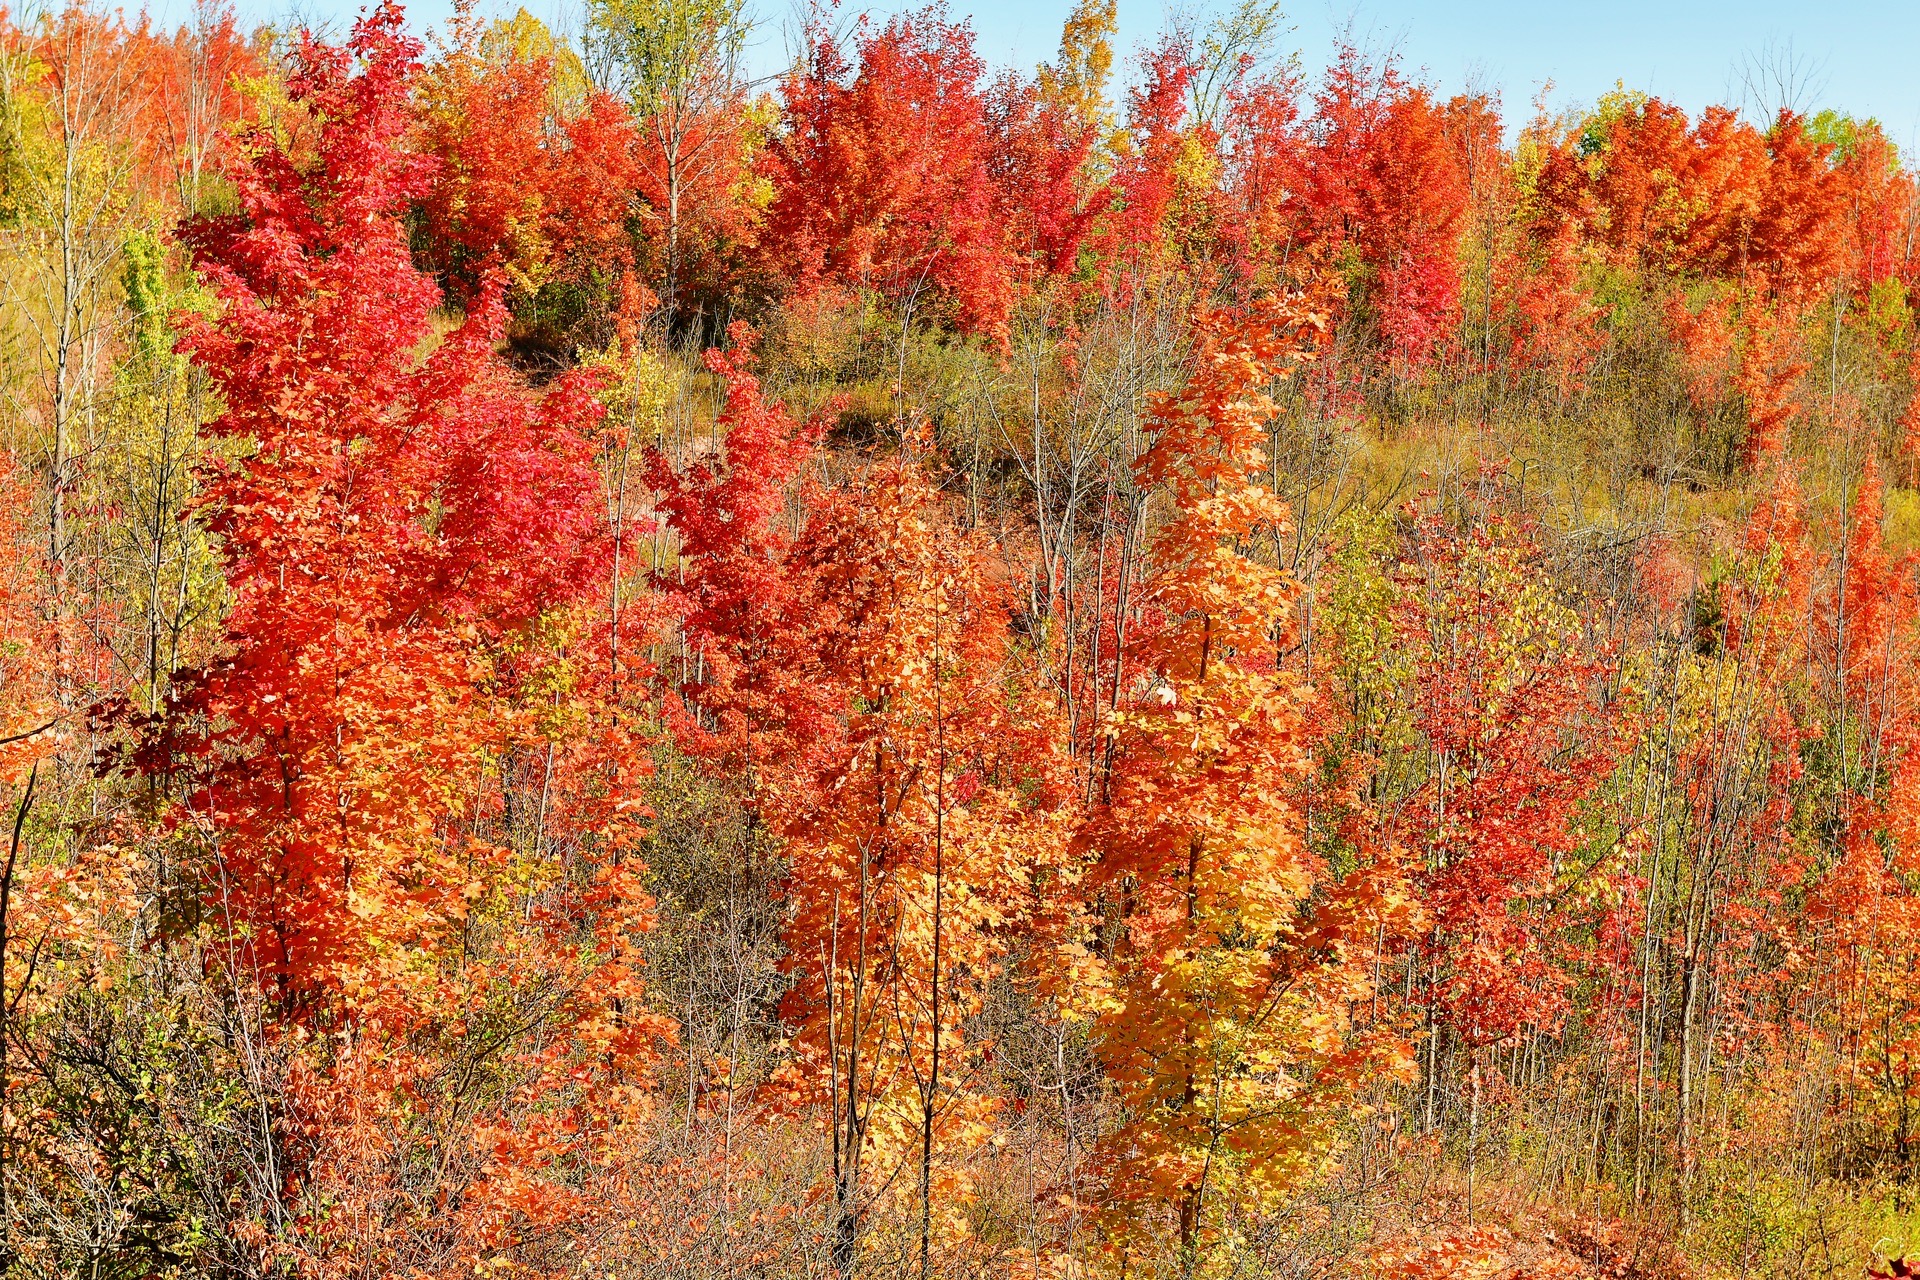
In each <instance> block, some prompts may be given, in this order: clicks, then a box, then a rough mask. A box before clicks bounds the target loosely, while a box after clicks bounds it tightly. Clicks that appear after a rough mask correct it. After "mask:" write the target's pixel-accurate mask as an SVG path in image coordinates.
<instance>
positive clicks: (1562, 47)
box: [128, 0, 1920, 151]
mask: <svg viewBox="0 0 1920 1280" xmlns="http://www.w3.org/2000/svg"><path fill="white" fill-rule="evenodd" d="M135 2H136V3H137V0H135ZM188 2H189V0H154V10H155V13H156V14H157V15H158V16H160V17H162V18H163V19H164V18H168V17H177V15H178V14H179V13H181V12H183V11H184V10H185V8H186V7H187V4H188ZM749 2H750V3H755V4H757V5H758V6H759V10H758V11H759V13H760V15H761V17H762V20H763V26H762V29H761V33H760V35H759V40H758V48H757V50H756V52H755V55H754V61H755V63H756V64H757V65H758V66H760V67H761V68H763V69H768V70H770V69H772V68H774V67H776V66H778V65H779V64H780V61H781V53H782V48H783V38H782V34H781V32H782V28H783V27H785V26H788V25H790V24H791V14H792V12H793V10H792V9H790V8H789V7H788V3H789V0H749ZM1214 2H1215V3H1226V2H1229V0H1214ZM238 3H239V7H240V12H241V16H242V17H243V18H244V19H249V20H262V19H269V18H275V17H282V16H284V15H285V14H287V13H289V12H294V13H299V14H301V15H303V16H306V17H307V18H308V19H309V20H321V21H331V22H334V23H338V24H341V25H342V26H344V24H345V23H347V22H350V21H351V19H352V16H353V14H354V13H355V12H357V10H358V8H359V4H358V0H238ZM841 3H842V7H843V8H845V9H850V10H857V8H858V7H859V0H841ZM479 4H480V6H481V10H482V12H487V13H502V12H511V11H512V9H513V8H515V7H518V5H519V4H525V6H526V7H527V8H528V9H529V10H530V11H531V12H533V13H534V14H535V15H536V16H538V17H541V18H545V19H547V20H549V21H557V23H558V24H559V25H562V26H567V25H572V26H575V27H577V25H578V21H579V17H578V15H579V13H580V11H581V6H582V0H479ZM128 7H129V8H133V7H134V4H133V3H129V4H128ZM871 7H872V11H873V12H875V13H881V14H884V13H886V12H890V11H891V10H892V9H893V8H895V7H900V6H898V5H897V4H891V3H886V2H884V0H883V2H881V3H875V4H873V5H872V6H871ZM1071 7H1072V0H972V2H971V3H968V2H966V0H955V2H954V3H952V9H953V12H954V13H955V14H957V15H964V16H966V17H968V18H970V19H971V20H972V23H973V26H974V29H975V31H976V32H978V34H979V40H980V50H981V53H982V54H983V55H984V56H985V57H986V59H987V60H988V62H989V63H990V64H992V65H995V66H1004V65H1008V64H1014V65H1019V66H1023V67H1027V66H1032V65H1033V64H1035V63H1037V62H1039V61H1041V60H1042V59H1044V58H1046V57H1047V56H1049V55H1050V54H1051V53H1052V51H1053V48H1054V46H1055V44H1056V42H1057V41H1058V39H1059V32H1060V23H1061V21H1062V20H1063V19H1064V18H1065V17H1066V15H1067V12H1068V11H1069V9H1070V8H1071ZM451 8H452V2H451V0H416V3H414V4H413V5H411V6H410V7H409V12H410V14H411V15H412V16H413V19H414V23H415V25H416V27H417V28H425V27H430V26H433V25H435V24H438V23H441V22H443V21H444V20H445V18H446V16H447V14H448V13H449V12H450V11H451ZM1166 17H1167V8H1166V0H1120V22H1121V39H1122V43H1123V45H1124V46H1126V47H1128V48H1131V47H1132V46H1134V45H1137V44H1139V43H1141V42H1144V41H1147V40H1149V39H1151V38H1152V37H1153V36H1154V35H1155V34H1156V33H1157V32H1158V31H1159V30H1160V29H1161V28H1162V26H1163V25H1164V23H1165V22H1166ZM1288 21H1289V23H1290V24H1291V25H1292V27H1293V31H1292V34H1291V35H1290V37H1289V38H1288V41H1287V46H1288V48H1290V49H1292V50H1297V51H1298V52H1299V54H1300V57H1301V61H1302V64H1303V66H1305V67H1306V69H1307V70H1308V71H1309V72H1312V71H1315V70H1317V69H1318V68H1319V67H1320V66H1322V65H1324V63H1325V61H1326V59H1327V57H1328V55H1329V53H1330V51H1331V50H1332V48H1333V47H1334V45H1335V43H1336V41H1337V40H1338V38H1339V36H1340V34H1341V33H1342V32H1343V31H1348V30H1351V31H1352V33H1353V34H1354V36H1355V38H1356V39H1357V40H1358V41H1359V42H1360V43H1362V44H1363V45H1366V46H1370V47H1374V48H1382V47H1392V48H1395V49H1397V50H1398V51H1399V53H1400V56H1401V59H1402V63H1403V65H1404V66H1406V67H1407V68H1408V69H1410V70H1413V71H1416V72H1421V73H1423V74H1424V78H1426V79H1428V80H1430V81H1431V82H1433V83H1434V84H1436V85H1437V86H1438V87H1439V88H1441V89H1443V90H1447V91H1453V90H1457V89H1459V88H1461V87H1463V86H1465V85H1467V84H1469V83H1473V84H1477V85H1479V86H1482V87H1490V88H1496V89H1498V90H1499V91H1500V93H1501V95H1502V97H1503V99H1504V101H1505V104H1506V111H1507V116H1508V119H1509V120H1510V121H1515V122H1517V121H1518V120H1520V119H1522V118H1523V117H1525V116H1526V115H1527V114H1529V108H1530V104H1531V102H1532V100H1533V97H1534V95H1535V93H1536V92H1537V91H1538V90H1539V87H1540V85H1541V82H1543V81H1546V80H1551V81H1552V82H1553V84H1554V92H1553V94H1552V96H1551V98H1550V99H1549V102H1550V104H1551V105H1553V106H1554V107H1556V108H1560V107H1569V106H1578V105H1581V104H1584V103H1588V102H1591V101H1592V100H1593V99H1594V98H1595V97H1597V96H1598V95H1599V94H1601V93H1604V92H1605V91H1607V90H1608V89H1610V88H1612V87H1613V85H1614V83H1615V82H1616V81H1622V82H1624V83H1625V84H1626V85H1627V86H1628V87H1629V88H1633V89H1643V90H1646V91H1648V92H1651V93H1656V94H1659V95H1660V96H1662V97H1665V98H1668V99H1670V100H1672V101H1675V102H1677V103H1679V104H1680V105H1682V106H1685V107H1686V108H1688V109H1689V110H1695V111H1697V110H1698V109H1699V108H1701V107H1703V106H1706V105H1708V104H1709V103H1713V102H1722V101H1728V100H1730V98H1736V97H1737V96H1738V94H1739V68H1740V67H1741V66H1742V65H1744V64H1747V63H1750V62H1752V61H1753V60H1755V59H1756V58H1758V59H1761V60H1766V59H1767V57H1768V55H1769V53H1772V54H1775V55H1777V54H1778V53H1779V52H1780V51H1782V50H1787V49H1791V51H1792V57H1793V62H1794V64H1795V65H1796V66H1797V67H1798V68H1799V69H1800V70H1801V71H1802V72H1803V73H1805V75H1806V78H1807V79H1808V80H1809V83H1810V86H1811V88H1812V89H1813V90H1815V91H1816V92H1815V93H1814V94H1813V95H1812V105H1814V106H1831V107H1835V108H1838V109H1840V110H1844V111H1849V112H1852V113H1853V114H1855V115H1863V116H1866V115H1870V116H1876V117H1878V118H1879V119H1880V120H1881V121H1882V123H1883V124H1885V125H1886V127H1887V131H1888V133H1889V134H1890V135H1891V136H1892V137H1893V138H1894V139H1895V141H1897V142H1899V143H1901V144H1902V146H1903V148H1904V149H1908V150H1909V151H1912V150H1917V149H1920V148H1916V147H1915V146H1914V144H1915V143H1916V142H1920V0H1800V2H1799V3H1784V2H1782V0H1749V2H1748V3H1729V2H1727V0H1710V2H1709V0H1666V2H1665V3H1657V2H1655V0H1613V2H1612V3H1607V4H1580V3H1576V2H1573V0H1548V2H1546V3H1536V2H1529V0H1449V2H1448V3H1444V4H1443V3H1432V2H1431V0H1427V2H1424V3H1423V2H1422V0H1361V2H1360V3H1355V0H1295V5H1294V7H1293V8H1292V9H1290V10H1289V14H1288ZM1772 61H1774V62H1775V63H1777V62H1778V61H1779V58H1778V57H1777V56H1776V57H1774V58H1773V59H1772Z"/></svg>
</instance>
